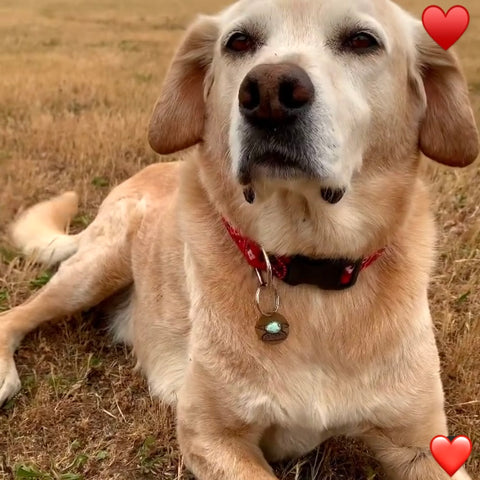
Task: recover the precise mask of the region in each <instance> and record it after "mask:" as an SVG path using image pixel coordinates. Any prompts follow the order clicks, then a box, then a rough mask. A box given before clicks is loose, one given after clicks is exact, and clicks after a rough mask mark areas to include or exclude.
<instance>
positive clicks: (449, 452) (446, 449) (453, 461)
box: [430, 435, 472, 476]
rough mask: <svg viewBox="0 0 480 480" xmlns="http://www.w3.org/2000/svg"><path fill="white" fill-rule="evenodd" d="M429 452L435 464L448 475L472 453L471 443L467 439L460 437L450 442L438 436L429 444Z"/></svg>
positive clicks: (451, 474)
mask: <svg viewBox="0 0 480 480" xmlns="http://www.w3.org/2000/svg"><path fill="white" fill-rule="evenodd" d="M430 451H431V452H432V455H433V458H434V459H435V460H436V461H437V463H438V464H439V465H440V466H441V467H442V468H443V469H444V470H445V471H446V472H447V473H448V474H449V475H450V476H453V474H454V473H455V472H456V471H457V470H458V469H459V468H460V467H461V466H462V465H463V464H464V463H465V462H466V461H467V459H468V457H469V456H470V453H471V452H472V442H471V441H470V439H469V438H468V437H465V436H464V435H460V436H458V437H455V438H454V439H453V441H450V440H449V439H448V438H447V437H444V436H443V435H438V436H436V437H435V438H433V439H432V441H431V442H430Z"/></svg>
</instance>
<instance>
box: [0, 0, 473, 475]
mask: <svg viewBox="0 0 480 480" xmlns="http://www.w3.org/2000/svg"><path fill="white" fill-rule="evenodd" d="M400 3H401V4H402V5H403V6H405V7H408V8H410V9H411V10H412V11H414V12H415V13H416V14H417V15H419V14H421V12H422V10H423V8H424V7H425V6H426V3H425V4H424V3H423V2H421V1H420V0H405V1H402V2H400ZM438 3H439V4H440V5H441V6H442V7H444V8H445V7H448V6H450V5H449V3H447V2H446V1H442V2H438ZM224 4H225V2H224V1H221V0H197V1H195V2H194V1H193V0H183V1H180V0H176V1H173V0H170V1H168V2H166V1H165V2H156V1H153V0H137V1H135V2H133V1H127V0H115V1H114V0H98V1H97V0H96V1H93V0H85V1H82V2H81V3H78V2H76V1H74V0H62V1H61V2H59V1H55V0H36V1H33V0H15V1H13V0H4V1H3V2H2V3H1V5H0V69H1V71H2V75H1V76H0V132H1V135H0V172H1V174H0V311H2V310H5V309H7V308H9V307H12V306H14V305H17V304H18V303H20V302H21V301H23V300H24V299H26V298H27V297H28V296H29V295H30V294H31V293H32V292H33V291H34V290H36V289H37V288H39V287H41V286H42V285H43V284H44V283H45V282H46V281H48V279H49V278H50V275H51V272H45V271H44V270H42V269H40V268H39V267H36V266H35V265H31V264H29V263H26V262H25V261H23V260H22V259H20V258H19V257H18V256H17V254H16V252H15V250H14V249H13V248H12V246H11V245H10V244H9V242H8V238H7V235H6V228H5V226H6V225H7V223H8V222H10V221H11V219H12V218H13V217H14V216H15V215H16V214H17V213H19V212H20V211H21V210H22V209H23V208H25V207H26V206H28V205H30V204H32V203H34V202H36V201H39V200H42V199H45V198H47V197H49V196H51V195H54V194H57V193H58V192H59V191H60V190H69V189H74V190H76V191H77V192H78V193H79V194H80V199H81V205H80V209H81V213H80V215H79V216H78V217H77V218H76V219H75V222H74V228H84V227H85V226H86V225H87V224H88V223H89V222H90V221H91V219H92V218H93V217H94V215H95V211H96V208H97V207H98V205H99V203H100V202H101V200H102V198H103V197H104V196H105V194H106V192H107V191H108V190H109V189H110V188H111V187H113V186H114V185H116V184H118V183H119V182H120V181H122V180H123V179H125V178H127V177H129V176H130V175H132V174H133V173H134V172H136V171H138V170H139V169H140V168H141V167H143V166H146V165H148V164H150V163H152V162H154V161H157V157H156V156H155V155H154V154H153V153H152V152H151V150H150V149H149V147H148V145H147V142H146V126H147V123H148V119H149V115H150V112H151V109H152V107H153V104H154V102H155V99H156V96H157V94H158V91H159V87H160V84H161V80H162V78H163V75H164V74H165V71H166V68H167V66H168V63H169V61H170V59H171V56H172V54H173V52H174V49H175V48H176V45H177V44H178V41H179V39H180V37H181V35H182V32H183V30H184V28H185V26H186V25H187V24H188V22H189V20H190V19H191V18H192V16H193V14H194V13H196V12H200V11H202V12H212V11H215V10H217V9H218V8H219V7H221V6H222V5H224ZM463 4H464V5H465V6H466V7H467V8H469V10H470V13H471V24H470V27H469V30H468V31H467V33H466V34H465V36H464V37H463V38H462V39H461V41H460V42H459V45H458V51H459V53H460V56H461V59H462V63H463V65H464V66H465V70H466V73H467V77H468V79H469V82H470V86H471V95H472V100H473V103H474V108H475V113H476V115H477V118H478V119H479V120H480V61H479V59H478V51H480V3H479V2H478V1H477V0H464V2H463ZM426 170H428V172H427V174H428V176H430V177H432V179H433V182H432V185H433V186H432V190H433V192H434V195H433V198H434V202H435V203H434V208H435V212H436V215H437V220H438V224H439V230H440V238H439V261H438V266H437V270H436V274H435V275H434V277H433V279H432V286H431V289H430V299H431V305H432V311H433V315H434V319H435V324H436V328H437V339H438V343H439V347H440V352H441V360H442V377H443V381H444V385H445V391H446V397H447V412H448V415H449V422H450V430H451V432H452V433H453V434H464V435H468V436H469V437H470V438H471V439H472V441H473V444H474V451H473V454H472V456H471V457H470V460H469V462H468V464H467V467H468V469H469V471H470V473H471V475H472V477H473V478H480V372H479V365H480V322H479V318H480V291H479V288H478V286H479V281H478V279H479V278H480V221H479V218H480V216H479V215H478V213H479V208H480V207H479V205H480V190H479V189H478V185H479V184H480V165H478V164H477V165H476V166H473V167H471V168H469V169H467V170H465V171H453V170H448V169H446V168H430V167H428V168H427V169H426ZM16 361H17V366H18V369H19V373H20V376H21V378H22V391H21V393H20V394H19V395H18V396H17V397H16V398H15V399H14V400H12V401H10V402H9V403H8V404H7V405H6V406H4V407H3V409H2V410H0V479H2V480H3V479H8V480H16V479H25V478H29V479H45V480H47V479H48V480H50V479H52V480H59V479H62V480H78V479H81V478H83V479H97V480H104V479H105V480H107V479H108V480H117V479H118V480H120V479H127V478H129V479H130V478H136V479H144V480H149V479H154V478H155V479H158V478H161V479H162V480H169V479H172V480H173V479H177V480H180V479H182V480H189V479H191V478H192V477H191V476H190V475H189V474H188V473H187V472H186V471H184V469H183V464H182V458H181V455H180V453H179V451H178V448H177V444H176V440H175V431H174V419H173V415H172V412H171V411H169V410H168V409H166V408H165V407H163V406H162V405H161V404H159V402H158V401H157V400H155V399H153V398H151V397H150V395H149V392H148V389H147V387H146V384H145V381H144V379H143V378H142V377H141V376H140V374H139V373H136V372H135V371H134V368H133V367H134V365H135V361H134V359H133V358H132V356H131V355H130V353H129V352H128V351H127V350H126V349H124V348H123V347H121V346H118V345H117V346H114V345H112V344H111V342H110V339H109V337H108V335H107V334H106V332H105V328H104V325H102V324H101V321H100V320H99V319H98V317H97V316H96V315H95V312H93V311H92V312H86V313H85V314H84V315H82V316H76V317H74V318H71V319H66V320H64V321H61V322H60V323H57V324H50V325H47V326H45V327H44V328H42V329H40V330H39V331H37V332H34V333H32V334H31V335H29V337H28V338H27V339H26V341H25V342H24V343H23V345H22V347H21V348H20V350H19V352H18V353H17V355H16ZM277 473H278V476H279V477H280V478H281V479H283V480H294V479H301V480H308V479H311V478H318V479H320V478H321V479H325V480H328V479H332V478H335V479H342V478H343V479H358V480H360V479H362V480H363V479H365V480H374V479H375V480H382V479H383V478H384V477H383V476H382V473H381V470H380V469H378V466H377V464H376V462H375V461H374V460H373V459H372V458H371V455H370V454H369V452H368V451H366V450H365V449H364V447H363V446H361V445H358V444H356V443H355V442H351V441H347V440H344V439H334V440H332V441H329V442H327V443H326V444H325V445H324V446H322V447H321V448H320V449H318V450H317V451H315V452H313V453H312V454H311V455H310V456H309V457H307V458H304V459H302V460H300V461H298V462H291V463H287V464H283V465H280V466H278V467H277Z"/></svg>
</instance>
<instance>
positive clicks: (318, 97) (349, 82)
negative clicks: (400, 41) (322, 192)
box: [212, 0, 414, 189]
mask: <svg viewBox="0 0 480 480" xmlns="http://www.w3.org/2000/svg"><path fill="white" fill-rule="evenodd" d="M378 3H380V2H378ZM375 5H376V3H375V2H370V1H364V0H354V1H352V0H323V1H321V2H319V1H318V0H264V1H261V0H258V1H255V0H254V1H245V0H242V1H240V2H238V3H237V4H235V5H233V6H232V7H230V8H229V9H227V10H225V11H224V12H223V13H222V14H220V16H219V23H220V25H221V33H220V39H219V41H218V44H217V50H216V53H215V59H214V63H213V69H214V72H213V73H214V77H215V82H214V85H213V88H212V93H213V95H214V96H215V98H216V109H215V110H216V113H215V114H216V115H217V116H219V117H220V118H217V120H218V121H219V123H218V124H221V125H225V126H226V128H228V131H229V138H228V146H227V148H228V150H229V151H230V157H231V169H232V175H233V176H234V177H235V178H238V175H239V171H240V165H241V161H242V151H243V150H244V149H245V148H246V142H248V140H247V139H246V136H245V131H246V130H248V128H249V127H248V126H247V125H246V122H245V121H244V119H243V117H242V115H241V113H240V110H239V105H238V92H239V88H240V85H241V83H242V81H243V79H244V78H245V76H246V75H247V74H248V73H249V72H250V71H251V70H252V69H253V68H254V67H255V66H257V65H261V64H270V63H271V64H275V63H294V64H296V65H298V66H300V67H301V68H303V69H304V70H305V71H306V72H307V74H308V75H309V77H310V79H311V81H312V83H313V85H314V88H315V99H314V103H313V105H312V107H311V109H310V111H309V113H308V116H307V117H306V118H305V119H304V122H303V123H304V128H303V129H302V132H303V136H304V138H303V139H302V140H301V142H302V151H305V152H306V153H305V156H307V157H308V158H306V161H308V163H309V165H310V168H311V170H312V171H313V172H314V175H313V177H314V178H311V179H310V180H312V181H314V182H315V183H317V184H321V185H322V186H331V187H348V186H349V184H350V181H351V179H352V176H353V174H354V173H355V172H356V171H358V170H359V169H360V168H361V166H362V160H363V158H364V154H365V151H366V150H367V148H368V147H369V146H371V145H369V143H371V142H372V141H373V140H372V138H373V137H375V138H380V137H381V136H382V135H381V134H379V132H374V133H372V132H371V130H370V127H371V124H372V118H376V119H377V121H376V122H375V124H376V125H377V126H378V124H379V123H381V122H379V121H378V119H382V118H385V119H388V118H392V115H395V112H394V110H395V105H397V104H398V98H397V96H398V92H397V91H396V90H397V89H396V88H395V86H396V85H398V79H395V78H394V71H393V69H392V68H390V67H391V66H392V58H391V56H390V55H389V54H390V53H391V50H392V40H391V38H390V37H391V35H390V34H389V31H388V28H389V27H388V25H385V22H384V18H383V17H384V16H385V12H384V11H381V12H380V11H378V10H380V9H379V8H376V7H375ZM380 5H381V7H382V8H381V10H385V9H388V10H389V12H390V14H391V10H392V8H393V9H394V8H395V6H394V5H393V4H391V3H390V2H388V1H386V2H381V3H380ZM395 12H397V10H395ZM397 13H398V12H397ZM390 16H391V15H390ZM389 18H390V17H389ZM397 18H398V23H406V22H407V21H409V20H410V18H409V17H407V15H403V16H402V15H397ZM399 28H400V29H401V28H402V27H401V26H400V27H399V26H398V25H395V29H396V30H398V29H399ZM236 30H245V31H246V32H250V31H253V33H255V31H257V32H259V34H260V36H261V37H262V43H261V46H260V47H259V48H258V49H257V50H256V51H255V52H253V53H248V54H245V55H238V56H231V55H230V56H229V55H225V53H223V52H222V45H223V43H224V42H225V39H226V38H228V35H229V34H230V33H231V32H232V31H236ZM364 30H367V31H369V32H372V33H374V34H375V36H376V37H377V38H378V39H379V40H380V42H381V44H382V45H383V46H382V48H381V50H379V51H378V52H376V53H374V54H366V55H358V54H354V53H352V52H342V51H341V49H340V48H339V45H338V39H339V38H341V36H342V32H345V31H348V32H356V31H364ZM410 43H411V44H412V45H407V46H408V47H409V48H410V49H411V50H412V51H413V49H414V46H413V42H410ZM384 128H385V129H388V125H385V126H384ZM298 147H299V145H292V148H298ZM272 180H273V179H272ZM257 181H261V182H262V184H265V182H267V183H269V181H270V179H269V178H258V179H257ZM278 183H279V180H278V179H276V180H275V181H274V182H272V186H273V185H278ZM280 183H282V184H283V186H284V187H287V188H289V187H290V188H292V189H295V185H297V186H298V185H299V184H300V183H301V182H292V181H291V179H288V178H287V179H285V181H283V180H280Z"/></svg>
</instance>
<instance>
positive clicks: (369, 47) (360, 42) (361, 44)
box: [343, 32, 380, 53]
mask: <svg viewBox="0 0 480 480" xmlns="http://www.w3.org/2000/svg"><path fill="white" fill-rule="evenodd" d="M379 46H380V45H379V44H378V41H377V39H376V38H375V37H374V36H373V35H370V34H369V33H366V32H358V33H355V34H354V35H352V36H350V37H349V38H347V40H345V42H343V47H344V48H346V49H348V50H351V51H352V52H355V53H368V52H372V51H373V50H376V49H377V48H378V47H379Z"/></svg>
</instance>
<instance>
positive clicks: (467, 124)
mask: <svg viewBox="0 0 480 480" xmlns="http://www.w3.org/2000/svg"><path fill="white" fill-rule="evenodd" d="M422 30H423V28H422ZM419 43H420V44H419V45H418V46H417V50H418V61H419V63H420V65H419V66H418V65H417V68H418V67H419V68H420V73H421V77H422V81H423V87H424V91H425V95H426V102H427V106H426V112H425V115H424V118H423V120H422V122H421V129H420V149H421V150H422V152H423V153H424V154H425V155H426V156H427V157H429V158H431V159H432V160H436V161H437V162H440V163H443V164H444V165H449V166H452V167H465V166H467V165H470V163H472V162H473V161H474V160H475V159H476V158H477V155H478V153H479V139H478V131H477V127H476V124H475V118H474V116H473V111H472V106H471V104H470V100H469V98H468V87H467V83H466V80H465V77H464V76H463V73H462V71H461V68H460V65H459V62H458V59H457V57H456V55H455V54H454V53H452V52H451V51H449V50H448V51H445V50H443V48H441V47H440V46H438V45H437V44H436V43H435V42H433V41H432V39H431V38H430V37H429V36H428V35H427V34H426V32H424V31H423V36H422V39H421V41H420V42H419Z"/></svg>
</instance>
